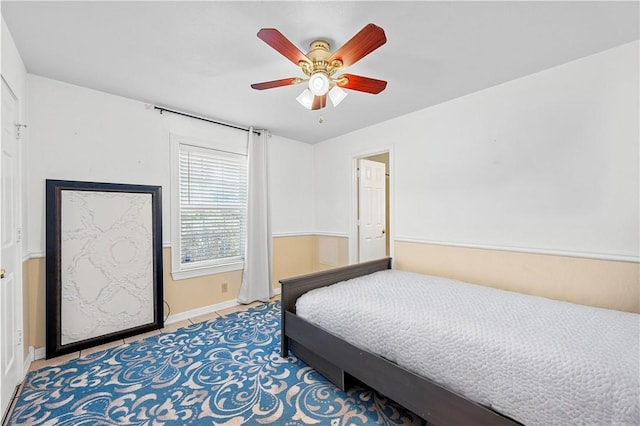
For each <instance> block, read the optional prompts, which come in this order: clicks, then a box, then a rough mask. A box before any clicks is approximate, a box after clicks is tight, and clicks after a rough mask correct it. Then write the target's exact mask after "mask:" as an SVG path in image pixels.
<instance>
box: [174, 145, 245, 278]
mask: <svg viewBox="0 0 640 426" xmlns="http://www.w3.org/2000/svg"><path fill="white" fill-rule="evenodd" d="M189 142H190V143H185V141H184V140H180V141H176V143H175V144H176V145H177V153H174V156H177V165H175V164H174V168H176V167H177V169H178V170H177V174H176V175H175V176H176V177H177V182H176V179H174V183H175V184H176V186H177V188H175V189H174V192H173V197H172V201H173V204H174V209H173V211H174V214H176V213H177V215H178V220H177V221H175V220H174V226H175V227H176V228H179V229H175V230H174V231H173V241H174V244H173V249H172V258H173V260H172V266H173V271H172V272H173V277H174V279H180V278H189V277H194V276H200V275H206V274H211V273H218V272H224V271H229V270H235V269H242V266H243V261H244V247H245V230H246V217H247V157H246V155H244V154H239V153H233V152H226V151H222V150H218V149H212V148H209V147H204V146H202V145H198V144H192V143H193V141H189ZM175 149H176V147H174V150H175ZM176 189H177V191H176ZM176 204H177V206H176ZM176 207H177V208H176ZM176 210H177V211H176ZM176 243H178V244H176Z"/></svg>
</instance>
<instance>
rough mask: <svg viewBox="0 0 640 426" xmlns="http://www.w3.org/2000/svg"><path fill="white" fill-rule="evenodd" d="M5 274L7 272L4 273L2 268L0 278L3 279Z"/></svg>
mask: <svg viewBox="0 0 640 426" xmlns="http://www.w3.org/2000/svg"><path fill="white" fill-rule="evenodd" d="M6 272H7V271H5V270H4V268H3V269H0V278H4V274H5V273H6Z"/></svg>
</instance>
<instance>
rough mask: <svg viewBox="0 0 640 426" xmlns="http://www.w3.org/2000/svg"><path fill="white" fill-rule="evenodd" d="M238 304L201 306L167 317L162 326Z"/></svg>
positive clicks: (236, 300)
mask: <svg viewBox="0 0 640 426" xmlns="http://www.w3.org/2000/svg"><path fill="white" fill-rule="evenodd" d="M239 304H240V303H239V302H238V299H232V300H227V301H225V302H220V303H216V304H215V305H209V306H203V307H202V308H198V309H192V310H190V311H185V312H180V313H177V314H173V315H169V316H168V317H167V319H166V320H165V322H164V324H165V325H169V324H173V323H175V322H180V321H184V320H187V319H189V318H193V317H197V316H200V315H206V314H210V313H212V312H215V311H219V310H221V309H226V308H230V307H232V306H238V305H239Z"/></svg>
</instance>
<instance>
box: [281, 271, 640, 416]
mask: <svg viewBox="0 0 640 426" xmlns="http://www.w3.org/2000/svg"><path fill="white" fill-rule="evenodd" d="M418 275H419V274H411V273H406V272H402V271H394V270H391V259H389V258H385V259H380V260H376V261H372V262H366V263H361V264H356V265H351V266H347V267H343V268H337V269H333V270H329V271H325V272H320V273H315V274H310V275H305V276H302V277H296V278H291V279H285V280H281V281H280V282H281V284H282V348H281V352H282V353H281V354H282V356H283V357H286V356H288V354H289V351H291V353H292V354H294V355H295V356H297V357H298V358H300V359H302V360H303V361H305V362H306V363H307V364H309V365H310V366H311V367H313V368H315V369H316V370H317V371H318V372H320V373H321V374H323V375H324V376H325V377H327V378H328V379H329V380H331V381H332V382H333V383H334V384H336V385H337V386H338V387H340V388H342V389H346V388H348V387H350V386H351V384H352V383H353V382H354V381H356V380H357V381H360V382H363V383H365V384H367V385H369V386H370V387H372V388H374V389H376V390H378V391H379V392H380V393H382V394H384V395H386V396H387V397H389V398H391V399H393V400H395V401H396V402H398V403H399V404H401V405H403V406H405V407H406V408H407V409H409V410H411V411H413V412H414V413H416V414H418V415H419V416H421V417H422V418H424V419H425V420H427V421H429V422H431V423H433V424H436V425H445V424H465V425H470V424H482V425H487V424H495V425H514V424H521V423H524V424H531V425H533V424H554V423H555V424H571V423H575V424H640V408H639V402H638V399H639V392H640V391H639V389H640V384H639V382H638V381H639V380H640V378H639V377H638V376H639V375H640V371H639V369H640V365H639V359H638V357H639V355H638V352H640V349H639V342H638V338H639V333H640V316H638V315H637V314H630V313H623V312H618V311H611V310H606V309H599V308H590V307H585V306H581V305H574V304H570V303H566V302H559V301H553V300H550V299H544V298H540V297H534V296H525V295H520V294H517V293H512V292H506V291H503V290H497V289H490V288H487V287H482V286H476V285H473V284H468V283H461V282H458V281H453V280H446V279H442V278H436V277H429V276H418ZM414 276H415V277H414ZM422 277H424V278H422ZM414 278H415V280H416V282H415V283H414V282H412V281H413V280H414ZM347 280H350V281H348V282H345V281H347ZM421 280H426V281H421ZM372 281H382V282H383V283H385V285H386V287H385V288H384V289H383V290H382V293H380V291H379V290H376V289H375V288H374V287H367V286H369V285H373V284H371V283H370V282H372ZM336 283H338V284H336ZM332 284H336V285H335V286H333V285H332ZM358 286H360V287H358ZM422 287H428V288H429V292H432V293H431V294H433V295H438V294H440V295H439V296H431V295H430V296H429V298H431V299H433V300H435V301H437V303H438V304H435V305H431V306H430V307H429V309H427V310H424V311H425V314H426V315H427V316H426V317H425V319H423V318H422V317H421V318H420V320H419V321H417V323H420V322H423V323H424V324H431V327H432V328H431V329H430V332H428V333H426V332H422V331H420V330H418V331H416V326H417V323H416V321H413V322H412V321H411V318H412V317H413V314H412V313H411V312H412V311H411V309H414V310H415V309H416V306H417V307H421V306H423V304H424V303H425V300H427V299H422V298H421V297H422V296H420V297H418V296H416V294H417V293H416V291H417V290H416V288H420V289H421V288H422ZM405 288H406V289H405ZM452 289H453V290H452ZM376 292H378V295H377V296H375V294H376ZM403 292H407V294H408V296H405V297H408V299H406V300H404V301H402V300H400V301H396V302H391V300H392V299H391V298H390V297H391V295H394V294H395V295H396V296H398V297H401V294H402V293H403ZM438 292H440V293H438ZM349 293H351V295H349ZM467 293H468V294H470V296H469V297H470V300H471V301H469V302H464V301H463V299H464V298H465V297H467V296H466V294H467ZM364 294H372V295H374V297H373V299H372V300H371V301H368V300H365V299H364V296H363V295H364ZM396 296H394V297H396ZM354 297H355V299H354ZM414 299H415V300H414ZM394 300H395V299H394ZM452 301H453V302H452ZM427 302H428V303H432V302H430V301H429V300H427ZM372 303H373V305H372ZM434 303H435V302H434ZM500 304H502V307H501V305H500ZM341 305H342V306H341ZM412 305H413V308H411V306H412ZM356 306H361V307H362V309H363V310H362V312H359V313H358V312H357V311H356V310H355V307H356ZM386 306H389V309H391V308H392V307H394V306H395V309H396V312H395V313H393V311H390V313H389V315H391V320H389V319H387V320H384V319H383V317H382V315H381V314H378V312H381V309H382V307H385V309H387V308H386ZM477 307H479V308H477ZM483 307H484V308H485V310H484V311H482V308H483ZM478 309H480V313H478ZM367 311H369V312H376V314H375V315H373V316H371V315H370V316H369V317H367V316H366V315H367ZM405 311H406V312H405ZM473 311H475V312H473ZM554 312H556V313H557V312H562V313H563V314H562V315H563V320H562V321H561V322H562V324H555V323H554V322H553V321H552V320H550V319H552V318H554V315H555V314H554ZM564 312H569V314H570V315H568V317H567V318H568V319H566V320H565V319H564V315H565V314H564ZM429 315H431V318H429ZM447 315H449V316H447ZM378 316H380V318H377V317H378ZM362 318H364V320H361V319H362ZM396 318H397V320H396ZM385 321H386V322H394V321H395V322H396V324H394V327H395V330H407V332H409V336H411V337H410V338H407V337H402V336H401V333H400V332H394V331H391V332H389V331H386V334H383V335H381V336H376V335H375V333H378V331H377V330H382V329H381V328H380V327H381V322H385ZM572 322H573V324H572ZM368 325H371V327H373V329H375V330H376V332H375V333H374V334H373V335H372V332H371V330H368V331H367V329H366V327H367V326H368ZM581 325H584V327H582V326H581ZM354 327H355V328H354ZM363 327H364V328H363ZM572 327H573V328H572ZM351 328H354V330H355V331H351V333H354V334H351V335H349V330H350V329H351ZM540 330H542V332H540ZM587 330H588V331H589V333H592V334H593V335H594V336H597V339H595V340H594V339H591V337H589V338H584V337H583V334H585V332H586V331H587ZM380 333H384V331H380ZM411 333H412V334H411ZM589 333H586V335H587V336H590V334H589ZM396 335H397V336H396ZM421 335H425V336H427V339H425V340H424V342H422V340H420V339H416V338H415V337H416V336H421ZM573 335H575V338H572V336H573ZM360 336H364V337H362V338H360ZM394 338H397V339H396V340H397V341H396V342H393V339H394ZM429 338H431V340H429ZM398 339H399V340H398ZM554 339H555V340H554ZM589 339H591V340H589ZM418 340H420V341H421V343H420V345H421V346H423V347H424V348H426V350H427V352H425V353H426V354H427V355H420V353H416V350H417V349H416V343H415V342H416V341H418ZM573 340H575V343H573ZM439 347H440V348H439ZM438 348H439V349H438ZM405 352H406V353H407V354H409V355H410V356H409V357H408V358H410V359H413V361H414V362H413V364H412V363H411V362H408V361H407V360H406V359H405V360H403V359H399V358H402V357H401V356H400V355H401V354H402V353H405ZM592 358H593V359H592ZM416 362H417V364H416ZM478 363H479V364H478ZM430 364H433V365H430ZM585 366H588V368H585ZM450 372H454V373H456V374H450ZM469 378H471V379H469ZM465 380H466V382H467V383H465ZM501 395H502V396H501Z"/></svg>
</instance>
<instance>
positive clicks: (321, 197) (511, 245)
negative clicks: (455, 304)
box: [314, 42, 640, 260]
mask: <svg viewBox="0 0 640 426" xmlns="http://www.w3.org/2000/svg"><path fill="white" fill-rule="evenodd" d="M638 49H639V42H634V43H630V44H627V45H624V46H620V47H618V48H614V49H611V50H609V51H605V52H601V53H599V54H596V55H593V56H590V57H586V58H583V59H580V60H577V61H574V62H570V63H567V64H564V65H561V66H558V67H555V68H552V69H549V70H546V71H543V72H540V73H536V74H533V75H530V76H527V77H524V78H520V79H518V80H514V81H511V82H508V83H505V84H502V85H499V86H496V87H493V88H489V89H486V90H483V91H481V92H477V93H474V94H471V95H467V96H464V97H461V98H458V99H455V100H452V101H449V102H446V103H443V104H440V105H437V106H434V107H431V108H427V109H424V110H421V111H418V112H415V113H413V114H410V115H406V116H403V117H400V118H397V119H394V120H391V121H388V122H384V123H380V124H378V125H376V126H372V127H369V128H367V129H363V130H361V131H357V132H354V133H351V134H349V135H345V136H342V137H338V138H335V139H333V140H329V141H326V142H323V143H320V144H317V145H316V146H315V147H314V151H315V152H314V160H315V174H316V229H317V231H319V232H327V233H348V232H349V225H350V222H349V221H350V205H351V203H350V201H351V197H352V192H351V191H352V190H351V182H352V175H351V161H350V159H351V158H352V157H353V156H354V155H359V153H362V152H366V151H367V150H375V149H376V148H377V147H380V146H383V147H384V146H388V147H392V148H393V151H392V153H393V158H392V164H391V171H392V185H393V186H392V188H391V191H392V194H393V198H394V200H395V201H394V205H393V206H392V211H393V212H394V213H395V216H393V217H392V221H393V222H392V224H391V227H392V235H394V236H395V238H396V239H400V240H409V241H418V242H420V241H424V242H438V243H445V244H461V245H469V246H481V247H494V248H505V249H524V250H532V251H542V252H560V253H565V254H575V255H583V256H589V257H603V258H616V259H623V260H632V259H637V258H638V255H639V251H640V248H639V246H640V244H639V233H640V229H639V224H638V218H639V215H640V213H639V199H638V197H639V191H640V190H639V172H638V168H639V166H638V159H639V143H638V141H639V138H640V137H639V106H638V91H639V85H638V78H639V74H638V72H639V70H638Z"/></svg>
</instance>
